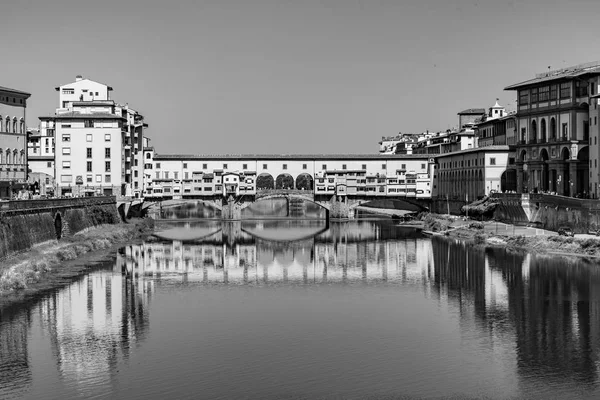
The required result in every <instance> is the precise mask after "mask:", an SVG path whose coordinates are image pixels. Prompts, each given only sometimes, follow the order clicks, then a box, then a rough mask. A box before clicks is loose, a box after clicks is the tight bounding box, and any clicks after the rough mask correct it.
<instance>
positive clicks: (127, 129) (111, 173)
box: [40, 76, 148, 197]
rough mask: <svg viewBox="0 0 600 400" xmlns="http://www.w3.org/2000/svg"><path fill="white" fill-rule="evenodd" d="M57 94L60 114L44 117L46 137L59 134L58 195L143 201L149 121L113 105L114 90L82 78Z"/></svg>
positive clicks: (56, 160) (56, 156)
mask: <svg viewBox="0 0 600 400" xmlns="http://www.w3.org/2000/svg"><path fill="white" fill-rule="evenodd" d="M56 90H57V91H58V92H59V108H57V109H56V113H55V115H53V116H47V117H40V121H41V129H40V134H41V135H43V132H44V129H45V128H46V129H54V134H55V139H56V140H55V143H54V177H55V180H56V191H55V192H56V195H59V196H64V195H66V196H92V195H98V194H104V195H123V196H133V197H140V196H142V194H143V192H144V158H143V157H144V152H143V147H144V136H143V130H144V128H147V127H148V125H147V124H145V123H144V117H143V116H142V115H141V114H140V113H139V112H137V111H135V110H133V109H132V108H130V107H129V106H128V105H127V104H125V105H121V104H118V103H116V102H114V101H113V100H111V98H110V94H111V92H112V90H113V89H112V87H110V86H108V85H105V84H102V83H98V82H95V81H92V80H89V79H84V78H82V77H81V76H77V77H76V79H75V82H72V83H69V84H66V85H62V86H59V87H57V88H56ZM49 127H52V128H49ZM41 137H42V138H44V140H45V139H46V138H49V134H46V137H44V136H41Z"/></svg>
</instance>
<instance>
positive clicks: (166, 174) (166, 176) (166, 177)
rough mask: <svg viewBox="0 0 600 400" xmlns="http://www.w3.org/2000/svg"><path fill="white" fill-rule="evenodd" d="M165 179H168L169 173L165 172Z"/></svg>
mask: <svg viewBox="0 0 600 400" xmlns="http://www.w3.org/2000/svg"><path fill="white" fill-rule="evenodd" d="M165 179H169V171H165Z"/></svg>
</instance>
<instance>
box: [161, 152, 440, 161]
mask: <svg viewBox="0 0 600 400" xmlns="http://www.w3.org/2000/svg"><path fill="white" fill-rule="evenodd" d="M403 158H404V159H418V160H420V159H427V158H429V156H428V155H426V154H224V155H218V154H206V155H193V154H155V155H154V161H161V160H162V161H178V160H181V161H183V160H206V161H226V160H229V161H244V160H248V161H268V160H296V161H299V160H302V161H325V160H328V161H344V160H348V161H357V160H361V161H386V160H397V159H403Z"/></svg>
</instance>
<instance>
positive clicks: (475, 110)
mask: <svg viewBox="0 0 600 400" xmlns="http://www.w3.org/2000/svg"><path fill="white" fill-rule="evenodd" d="M478 114H485V108H467V109H466V110H464V111H461V112H459V113H458V114H457V115H478Z"/></svg>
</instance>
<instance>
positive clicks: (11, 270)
mask: <svg viewBox="0 0 600 400" xmlns="http://www.w3.org/2000/svg"><path fill="white" fill-rule="evenodd" d="M153 229H154V220H152V219H150V218H146V219H139V220H131V221H130V222H129V223H126V224H125V223H121V224H116V225H100V226H98V227H95V228H91V229H87V230H85V231H82V232H79V233H77V234H75V235H73V236H71V237H68V238H63V239H61V240H60V241H50V242H45V243H41V244H39V245H36V246H34V247H33V248H31V249H30V250H27V251H24V252H22V253H20V254H15V255H12V256H11V257H9V258H7V259H5V260H3V261H2V262H0V300H5V298H6V297H13V298H14V297H15V296H17V297H25V296H28V295H33V294H35V292H37V291H41V290H47V289H49V288H51V287H52V286H57V285H58V284H60V283H61V282H63V281H64V280H65V279H67V278H69V277H73V276H78V275H80V274H82V273H85V272H86V271H87V270H88V268H89V265H88V264H87V263H84V262H82V261H89V260H80V257H82V256H84V255H88V258H89V259H93V258H98V257H94V256H98V255H97V254H92V253H96V252H99V251H102V250H104V251H105V250H108V249H111V248H113V247H115V246H117V245H119V246H120V245H121V244H123V243H125V242H127V241H130V240H133V239H136V238H138V237H141V236H144V235H146V234H149V233H151V232H152V230H153ZM88 253H89V254H88ZM100 258H102V257H100ZM72 260H76V261H77V263H70V261H72ZM75 264H77V267H74V265H75ZM84 264H85V265H84ZM67 267H70V268H67ZM42 282H43V284H42V285H38V284H39V283H42Z"/></svg>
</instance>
